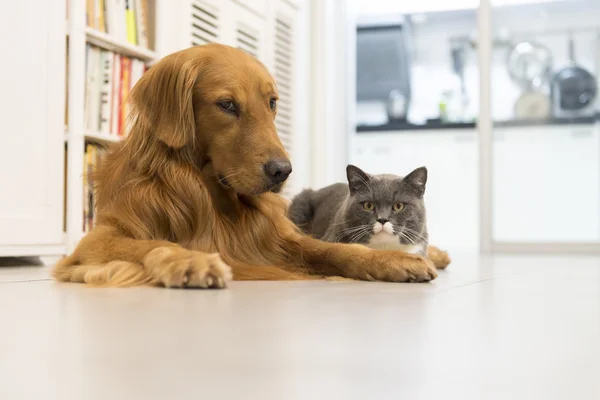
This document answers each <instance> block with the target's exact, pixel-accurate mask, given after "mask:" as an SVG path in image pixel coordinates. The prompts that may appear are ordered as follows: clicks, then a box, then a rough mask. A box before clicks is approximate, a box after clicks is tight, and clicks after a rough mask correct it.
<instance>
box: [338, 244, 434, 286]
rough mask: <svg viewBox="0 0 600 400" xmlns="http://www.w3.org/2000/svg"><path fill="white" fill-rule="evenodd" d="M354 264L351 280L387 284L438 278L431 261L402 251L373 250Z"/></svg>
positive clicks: (427, 280)
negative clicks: (356, 279)
mask: <svg viewBox="0 0 600 400" xmlns="http://www.w3.org/2000/svg"><path fill="white" fill-rule="evenodd" d="M354 263H355V265H354V268H353V271H355V272H354V273H353V275H354V276H350V277H351V278H354V277H356V278H358V279H363V280H369V281H385V282H429V281H431V280H433V279H435V278H437V271H436V269H435V266H434V265H433V263H432V262H431V261H430V260H428V259H426V258H423V257H419V256H416V255H413V254H407V253H404V252H401V251H395V250H373V251H372V252H370V253H369V256H368V257H365V258H364V259H362V258H361V259H357V260H355V262H354Z"/></svg>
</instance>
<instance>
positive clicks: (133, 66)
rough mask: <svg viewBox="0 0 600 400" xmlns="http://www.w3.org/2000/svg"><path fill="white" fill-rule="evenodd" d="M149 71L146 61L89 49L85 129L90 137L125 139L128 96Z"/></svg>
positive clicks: (94, 47) (87, 53) (93, 48)
mask: <svg viewBox="0 0 600 400" xmlns="http://www.w3.org/2000/svg"><path fill="white" fill-rule="evenodd" d="M145 71H146V65H145V64H144V62H143V61H142V60H138V59H135V58H130V57H125V56H123V55H120V54H117V53H114V52H111V51H108V50H101V49H99V48H98V47H96V46H93V45H88V47H87V48H86V85H85V119H84V123H85V129H86V132H87V133H89V134H94V135H96V134H102V135H107V136H125V135H126V132H127V129H125V127H124V124H125V122H126V119H127V118H126V117H127V115H128V113H129V111H130V109H129V106H128V105H127V102H126V101H127V96H129V92H130V91H131V89H132V88H133V86H134V85H135V84H136V83H137V81H138V80H139V79H140V78H141V77H142V75H143V74H144V72H145Z"/></svg>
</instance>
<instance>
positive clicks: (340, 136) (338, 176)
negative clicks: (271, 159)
mask: <svg viewBox="0 0 600 400" xmlns="http://www.w3.org/2000/svg"><path fill="white" fill-rule="evenodd" d="M309 7H310V45H311V46H310V49H311V52H310V79H309V87H310V95H309V97H308V99H309V101H310V109H309V114H310V117H309V119H310V125H309V129H310V150H309V151H310V159H311V162H310V164H309V168H310V186H311V187H313V188H320V187H323V186H326V185H329V184H332V183H335V182H342V181H345V180H346V176H345V171H346V165H347V163H348V138H349V137H350V135H351V134H352V133H353V132H354V130H355V120H354V115H355V112H354V109H355V107H356V105H355V102H354V101H353V100H352V101H351V100H350V99H353V97H355V96H356V90H355V86H356V72H355V69H356V66H355V64H356V59H355V58H356V56H355V52H356V49H355V48H356V32H355V31H356V22H355V21H356V17H355V8H354V2H352V1H345V0H311V1H310V4H309Z"/></svg>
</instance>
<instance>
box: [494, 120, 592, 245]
mask: <svg viewBox="0 0 600 400" xmlns="http://www.w3.org/2000/svg"><path fill="white" fill-rule="evenodd" d="M494 135H495V139H494V193H493V207H494V220H493V227H494V231H493V233H494V239H495V240H496V241H500V242H533V243H536V242H537V243H540V242H562V243H569V242H597V241H598V240H600V237H599V234H600V226H599V219H600V216H599V212H598V208H599V204H600V195H599V182H600V174H599V168H600V163H599V156H600V153H599V151H600V141H599V138H598V131H597V129H595V128H594V127H593V126H592V125H585V126H559V127H539V128H502V129H498V128H497V129H496V130H495V134H494Z"/></svg>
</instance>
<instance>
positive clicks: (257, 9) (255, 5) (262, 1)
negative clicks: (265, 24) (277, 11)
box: [234, 0, 268, 17]
mask: <svg viewBox="0 0 600 400" xmlns="http://www.w3.org/2000/svg"><path fill="white" fill-rule="evenodd" d="M234 1H235V2H236V3H238V4H240V5H242V6H244V7H246V8H247V9H248V10H250V11H252V12H253V13H256V14H258V15H260V16H262V17H264V16H265V15H266V13H267V3H268V0H234Z"/></svg>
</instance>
